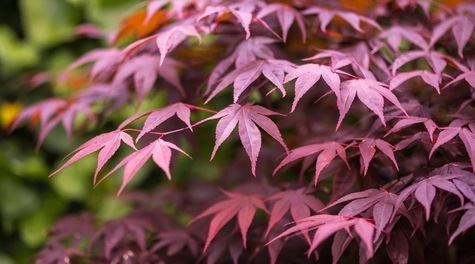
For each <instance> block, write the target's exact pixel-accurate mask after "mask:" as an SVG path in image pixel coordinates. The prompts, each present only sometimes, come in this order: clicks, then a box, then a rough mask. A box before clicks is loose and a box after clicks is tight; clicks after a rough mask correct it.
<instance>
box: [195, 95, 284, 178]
mask: <svg viewBox="0 0 475 264" xmlns="http://www.w3.org/2000/svg"><path fill="white" fill-rule="evenodd" d="M269 115H279V114H278V113H276V112H273V111H270V110H268V109H266V108H264V107H262V106H259V105H253V104H252V103H246V104H245V105H240V104H232V105H230V106H228V107H226V108H225V109H223V110H221V111H219V112H218V113H217V114H215V115H213V116H211V117H208V118H207V119H205V120H204V121H203V122H205V121H208V120H213V119H220V120H219V121H218V125H217V126H216V143H215V146H214V148H213V153H212V154H211V159H213V158H214V156H215V155H216V151H217V150H218V148H219V146H221V144H222V143H223V142H224V140H226V138H228V137H229V135H230V134H231V132H232V131H233V130H234V128H235V127H236V125H238V126H239V137H240V138H241V142H242V145H243V146H244V149H245V150H246V153H247V155H248V156H249V159H250V160H251V170H252V174H253V175H256V163H257V158H258V156H259V152H260V149H261V141H262V139H261V132H260V131H259V128H258V126H259V127H261V128H262V129H263V130H264V131H266V132H267V133H268V134H269V135H270V136H271V137H273V138H274V139H275V140H276V141H277V142H279V144H280V145H282V147H283V148H284V149H285V151H286V152H288V149H287V146H286V145H285V143H284V140H283V139H282V135H281V134H280V132H279V128H278V127H277V126H276V125H275V123H274V122H273V121H272V120H271V119H270V118H268V117H267V116H269Z"/></svg>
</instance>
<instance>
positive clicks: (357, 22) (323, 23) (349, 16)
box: [303, 6, 381, 32]
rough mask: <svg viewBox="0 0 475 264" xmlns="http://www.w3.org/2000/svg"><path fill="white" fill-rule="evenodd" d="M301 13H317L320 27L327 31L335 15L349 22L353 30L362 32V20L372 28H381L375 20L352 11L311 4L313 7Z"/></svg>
mask: <svg viewBox="0 0 475 264" xmlns="http://www.w3.org/2000/svg"><path fill="white" fill-rule="evenodd" d="M303 14H304V15H318V20H319V22H320V29H321V30H322V31H323V32H327V26H328V24H329V23H330V21H331V20H332V19H333V18H335V17H336V16H338V17H340V18H341V19H343V20H344V21H346V22H347V23H348V24H350V26H351V27H353V28H354V29H355V30H357V31H359V32H363V29H362V28H361V24H362V22H364V23H366V24H368V25H371V26H373V27H374V28H377V29H381V27H380V26H379V25H378V23H377V22H376V21H374V20H372V19H371V18H368V17H365V16H360V15H358V14H356V13H353V12H347V11H339V10H330V9H326V8H322V7H316V6H313V7H310V8H307V9H305V10H304V11H303Z"/></svg>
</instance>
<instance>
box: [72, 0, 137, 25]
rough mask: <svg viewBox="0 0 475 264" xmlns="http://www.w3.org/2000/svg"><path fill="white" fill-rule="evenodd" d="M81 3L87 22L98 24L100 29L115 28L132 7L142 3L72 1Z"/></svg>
mask: <svg viewBox="0 0 475 264" xmlns="http://www.w3.org/2000/svg"><path fill="white" fill-rule="evenodd" d="M73 2H82V3H84V4H85V7H86V16H88V17H87V18H88V20H90V21H93V22H95V23H98V24H100V25H101V26H102V27H105V28H108V29H111V28H117V25H118V24H119V22H120V21H121V20H122V19H123V18H124V15H126V14H130V12H131V10H133V7H134V6H136V5H137V4H139V3H141V2H143V1H141V0H82V1H81V0H73Z"/></svg>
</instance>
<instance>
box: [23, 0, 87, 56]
mask: <svg viewBox="0 0 475 264" xmlns="http://www.w3.org/2000/svg"><path fill="white" fill-rule="evenodd" d="M20 9H21V13H22V18H23V25H24V30H25V33H26V36H27V39H28V40H29V41H30V42H31V43H32V44H33V45H35V46H37V47H48V46H51V45H54V44H57V43H59V42H62V41H65V40H69V39H71V38H72V37H73V36H74V29H75V27H76V25H77V24H78V22H79V21H80V16H79V12H78V10H76V9H74V7H73V6H72V5H71V4H69V3H68V2H66V1H64V0H34V1H31V0H21V1H20Z"/></svg>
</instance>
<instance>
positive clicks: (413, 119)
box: [384, 116, 438, 140]
mask: <svg viewBox="0 0 475 264" xmlns="http://www.w3.org/2000/svg"><path fill="white" fill-rule="evenodd" d="M420 123H422V124H424V126H425V128H426V130H427V132H428V133H429V136H430V139H431V140H432V139H433V137H434V131H435V130H436V129H437V128H438V126H437V124H435V123H434V121H432V119H430V118H425V117H418V116H407V117H404V118H403V119H401V120H399V121H398V122H397V123H396V124H395V125H394V126H393V127H392V128H391V129H390V130H389V131H388V132H387V133H386V135H384V137H387V136H388V135H389V134H392V133H396V132H398V131H400V130H402V129H404V128H406V127H409V126H412V125H415V124H420Z"/></svg>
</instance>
